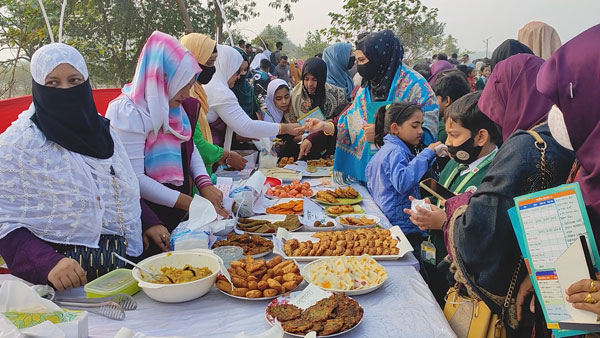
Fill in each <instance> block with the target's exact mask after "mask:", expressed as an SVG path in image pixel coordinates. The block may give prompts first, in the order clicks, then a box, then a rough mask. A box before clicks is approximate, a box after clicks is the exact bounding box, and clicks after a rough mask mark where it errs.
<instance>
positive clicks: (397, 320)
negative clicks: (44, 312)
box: [89, 262, 455, 338]
mask: <svg viewBox="0 0 600 338" xmlns="http://www.w3.org/2000/svg"><path fill="white" fill-rule="evenodd" d="M382 265H384V266H385V267H386V269H387V271H388V274H389V279H388V280H387V282H386V283H385V284H384V285H383V286H382V287H381V288H380V289H379V290H377V291H375V292H372V293H369V294H366V295H361V296H355V297H354V298H355V299H356V300H357V301H358V302H359V304H360V305H361V306H362V307H363V309H364V320H363V322H362V323H361V324H360V325H359V326H358V327H357V328H356V329H354V330H353V331H351V332H349V333H347V334H345V335H343V337H348V338H350V337H415V338H416V337H455V335H454V333H453V332H452V330H451V328H450V327H449V325H448V322H447V321H446V319H445V318H444V315H443V313H442V311H441V310H440V308H439V306H438V304H437V303H436V301H435V299H434V298H433V295H432V294H431V292H430V291H429V289H428V287H427V285H426V284H425V282H424V281H423V279H422V278H421V275H420V274H419V273H418V272H417V271H416V270H415V269H414V268H412V267H410V266H402V265H398V264H397V263H394V262H382ZM134 298H135V299H136V301H137V302H138V309H137V310H136V311H132V312H127V319H125V321H122V322H120V321H113V320H110V319H106V318H104V317H100V316H98V315H95V314H90V317H89V333H90V337H107V338H108V337H110V338H112V337H114V335H115V334H116V332H117V331H118V330H119V329H120V328H121V327H123V326H125V327H128V328H130V329H132V330H133V331H134V332H141V333H144V334H146V335H152V336H173V335H175V336H182V337H224V338H227V337H233V336H235V335H236V334H237V333H239V332H241V331H244V332H246V333H247V334H257V333H260V332H263V331H266V330H268V329H269V328H270V325H269V324H268V323H267V321H266V320H265V308H266V307H267V304H268V303H269V301H244V300H239V299H235V298H231V297H228V296H226V295H224V294H222V293H221V292H220V291H218V290H216V289H215V288H214V287H213V289H212V290H211V291H209V293H207V294H206V295H204V296H203V297H201V298H199V299H196V300H193V301H190V302H187V303H180V304H164V303H158V302H155V301H153V300H152V299H150V298H148V297H147V296H146V295H145V294H144V293H143V292H140V293H138V294H137V295H135V296H134Z"/></svg>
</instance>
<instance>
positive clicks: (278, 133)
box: [277, 123, 282, 135]
mask: <svg viewBox="0 0 600 338" xmlns="http://www.w3.org/2000/svg"><path fill="white" fill-rule="evenodd" d="M278 125H279V131H278V132H277V135H281V127H282V125H281V123H278Z"/></svg>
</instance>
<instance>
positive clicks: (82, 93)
mask: <svg viewBox="0 0 600 338" xmlns="http://www.w3.org/2000/svg"><path fill="white" fill-rule="evenodd" d="M32 94H33V104H34V106H35V114H33V116H31V120H32V121H33V122H34V123H35V125H36V126H37V127H38V128H40V130H41V131H42V132H43V133H44V135H45V136H46V138H47V139H48V140H50V141H53V142H54V143H56V144H58V145H60V146H61V147H63V148H65V149H67V150H70V151H73V152H76V153H79V154H82V155H86V156H91V157H94V158H102V159H106V158H109V157H111V156H112V155H113V151H114V143H113V139H112V136H111V135H110V121H109V120H108V119H105V118H104V117H102V116H100V115H98V112H97V110H96V104H95V103H94V98H93V97H92V87H91V86H90V82H89V80H86V81H85V82H84V83H82V84H80V85H78V86H75V87H71V88H66V89H64V88H53V87H46V86H42V85H40V84H38V83H37V82H35V81H32Z"/></svg>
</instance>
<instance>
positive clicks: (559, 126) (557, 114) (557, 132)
mask: <svg viewBox="0 0 600 338" xmlns="http://www.w3.org/2000/svg"><path fill="white" fill-rule="evenodd" d="M548 128H550V133H551V134H552V137H554V139H555V140H556V142H558V144H560V145H561V146H563V147H564V148H567V149H569V150H573V145H572V144H571V138H570V137H569V131H568V130H567V125H566V124H565V118H564V116H563V113H562V112H561V111H560V109H559V108H558V107H557V106H552V109H550V113H549V114H548Z"/></svg>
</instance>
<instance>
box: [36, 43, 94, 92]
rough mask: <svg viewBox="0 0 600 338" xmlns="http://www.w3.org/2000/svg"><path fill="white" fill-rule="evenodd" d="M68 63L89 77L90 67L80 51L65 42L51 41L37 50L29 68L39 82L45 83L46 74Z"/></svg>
mask: <svg viewBox="0 0 600 338" xmlns="http://www.w3.org/2000/svg"><path fill="white" fill-rule="evenodd" d="M62 63H68V64H70V65H71V66H73V67H74V68H75V69H76V70H77V71H78V72H80V73H81V75H83V77H84V79H85V80H87V79H88V76H89V74H88V69H87V66H86V64H85V60H83V56H82V55H81V53H79V51H78V50H77V49H75V48H73V47H71V46H69V45H65V44H64V43H59V42H57V43H51V44H48V45H45V46H43V47H41V48H40V49H38V50H36V51H35V53H33V56H32V57H31V64H30V65H29V69H30V71H31V76H32V77H33V80H34V81H35V82H37V84H40V85H42V86H43V85H45V82H46V76H48V74H50V72H52V71H53V70H54V68H56V67H57V66H58V65H60V64H62Z"/></svg>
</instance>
